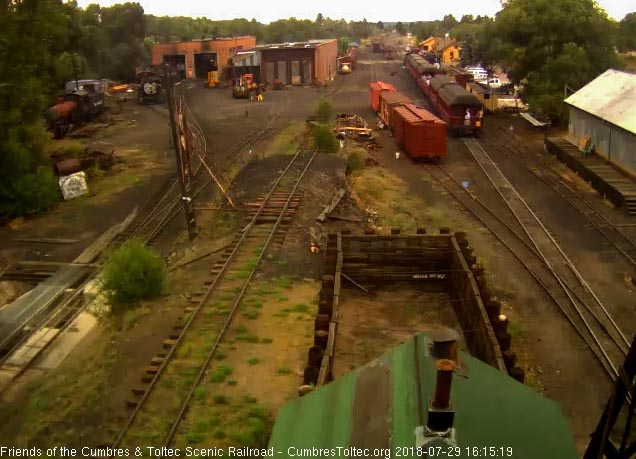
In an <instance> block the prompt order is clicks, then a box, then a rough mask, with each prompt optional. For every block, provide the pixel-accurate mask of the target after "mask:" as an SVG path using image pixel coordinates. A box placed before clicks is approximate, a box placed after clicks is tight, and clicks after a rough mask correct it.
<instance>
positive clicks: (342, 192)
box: [316, 188, 346, 222]
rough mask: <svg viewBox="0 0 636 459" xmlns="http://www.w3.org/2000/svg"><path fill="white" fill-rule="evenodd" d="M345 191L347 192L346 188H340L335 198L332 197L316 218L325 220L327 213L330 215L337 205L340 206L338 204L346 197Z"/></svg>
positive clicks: (321, 220)
mask: <svg viewBox="0 0 636 459" xmlns="http://www.w3.org/2000/svg"><path fill="white" fill-rule="evenodd" d="M345 193H346V192H345V190H344V188H341V189H339V190H338V191H337V192H336V194H335V195H334V196H333V198H331V202H330V203H329V204H328V205H327V206H326V207H325V208H324V209H323V211H322V212H321V213H320V215H318V217H316V220H318V221H319V222H324V221H325V219H326V218H327V215H329V214H330V213H331V212H333V210H334V209H335V208H336V207H338V204H340V201H341V200H342V198H343V197H344V195H345Z"/></svg>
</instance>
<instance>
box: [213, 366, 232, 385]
mask: <svg viewBox="0 0 636 459" xmlns="http://www.w3.org/2000/svg"><path fill="white" fill-rule="evenodd" d="M231 374H232V367H230V366H228V365H219V366H218V367H217V368H216V369H215V370H214V371H213V372H212V374H211V375H210V380H211V381H212V382H215V383H222V382H223V381H225V378H227V377H228V376H229V375H231Z"/></svg>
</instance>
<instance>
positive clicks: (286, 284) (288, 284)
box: [272, 277, 294, 290]
mask: <svg viewBox="0 0 636 459" xmlns="http://www.w3.org/2000/svg"><path fill="white" fill-rule="evenodd" d="M272 284H273V285H275V286H276V287H277V288H283V289H286V290H291V289H292V288H293V287H294V281H293V280H292V279H291V278H289V277H277V278H275V279H272Z"/></svg>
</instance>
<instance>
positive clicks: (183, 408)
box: [160, 152, 317, 459]
mask: <svg viewBox="0 0 636 459" xmlns="http://www.w3.org/2000/svg"><path fill="white" fill-rule="evenodd" d="M316 153H317V152H314V153H313V154H312V156H311V158H309V161H308V162H307V164H306V165H305V167H304V169H303V170H302V172H301V173H300V176H299V177H298V179H297V180H296V183H295V184H294V187H293V188H292V190H291V191H290V192H289V196H288V198H287V201H286V202H285V205H284V206H283V207H282V209H281V211H280V215H279V216H278V219H277V220H276V222H275V223H274V225H273V226H272V229H271V231H270V233H269V235H268V237H267V240H266V241H265V244H264V245H263V248H262V249H261V251H260V252H261V253H260V254H259V256H258V259H257V260H256V263H255V264H254V268H252V271H251V272H250V275H249V276H248V277H247V279H246V281H245V283H244V285H243V288H242V289H241V291H240V292H239V294H238V296H237V298H236V300H235V301H234V304H233V305H232V308H231V309H230V312H229V314H228V317H227V319H226V320H225V323H224V324H223V328H221V331H220V332H219V334H218V335H217V337H216V340H215V341H214V344H213V346H212V348H211V349H210V351H209V352H208V355H207V356H206V359H205V362H204V364H203V366H202V367H201V370H200V371H199V374H198V375H197V377H196V379H195V381H194V383H193V384H192V386H191V387H190V390H189V392H188V394H187V395H186V398H185V400H184V401H183V402H182V404H181V409H180V410H179V413H178V414H177V416H176V418H175V420H174V422H173V423H172V426H171V428H170V431H169V432H168V435H167V437H166V440H165V441H164V445H163V446H164V447H166V448H167V447H168V446H170V443H171V442H172V440H173V439H174V435H175V434H176V432H177V429H178V428H179V425H180V423H181V420H182V419H183V417H184V416H185V414H186V411H187V409H188V406H189V404H190V400H192V397H193V396H194V392H195V390H196V388H197V387H198V386H199V384H200V383H201V380H202V379H203V377H204V376H205V374H206V372H207V368H208V366H209V365H210V362H211V361H212V359H213V358H214V356H215V354H216V351H217V350H218V347H219V345H220V344H221V341H222V340H223V338H224V336H225V332H226V331H227V329H228V328H229V327H230V325H231V324H232V321H233V320H234V317H235V315H236V312H237V311H238V308H239V306H240V304H241V301H242V300H243V296H244V295H245V292H246V291H247V288H248V287H249V285H250V282H251V281H252V278H253V277H254V274H256V271H257V270H258V266H259V265H260V263H261V260H262V259H263V256H264V255H265V252H266V251H267V249H268V248H269V245H270V244H271V242H272V239H273V238H274V235H275V234H276V231H277V230H278V227H279V225H280V222H281V221H282V219H283V217H284V216H285V213H286V212H287V209H288V207H289V204H290V202H291V200H292V198H293V197H294V193H295V192H296V189H297V188H298V186H299V185H300V182H301V181H302V179H303V177H304V176H305V173H306V172H307V170H308V169H309V166H311V163H312V162H313V160H314V158H315V157H316ZM298 154H300V152H299V153H298ZM298 154H297V155H296V156H295V157H294V160H293V161H292V162H290V164H289V165H288V166H287V168H286V169H285V171H284V172H283V174H281V176H280V177H279V178H278V180H277V181H276V184H275V185H274V186H273V187H272V190H271V191H270V192H269V194H268V197H267V199H269V197H270V196H271V195H272V194H273V192H274V190H275V189H276V187H277V186H278V183H279V182H280V180H281V179H282V178H283V176H284V175H285V174H286V173H287V171H288V169H289V168H290V166H291V165H292V163H293V162H294V161H295V159H296V158H297V157H298ZM267 199H265V200H263V203H262V204H261V207H260V208H259V210H260V209H262V208H264V207H263V206H264V205H265V203H266V202H267ZM255 221H256V217H254V218H253V219H252V221H251V222H250V225H249V227H250V228H251V227H252V226H253V225H254V222H255ZM247 233H248V229H245V230H244V233H243V234H244V236H243V237H245V235H247ZM237 247H238V245H237ZM235 250H236V249H235ZM161 457H162V456H161ZM161 457H160V459H161Z"/></svg>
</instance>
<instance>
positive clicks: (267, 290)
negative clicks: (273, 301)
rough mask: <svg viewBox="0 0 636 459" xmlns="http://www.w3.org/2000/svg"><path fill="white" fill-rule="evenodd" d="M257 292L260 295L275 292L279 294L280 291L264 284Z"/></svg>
mask: <svg viewBox="0 0 636 459" xmlns="http://www.w3.org/2000/svg"><path fill="white" fill-rule="evenodd" d="M256 293H257V294H258V295H274V294H278V293H279V291H278V290H276V289H274V288H272V287H267V286H262V287H259V288H258V289H257V290H256Z"/></svg>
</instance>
